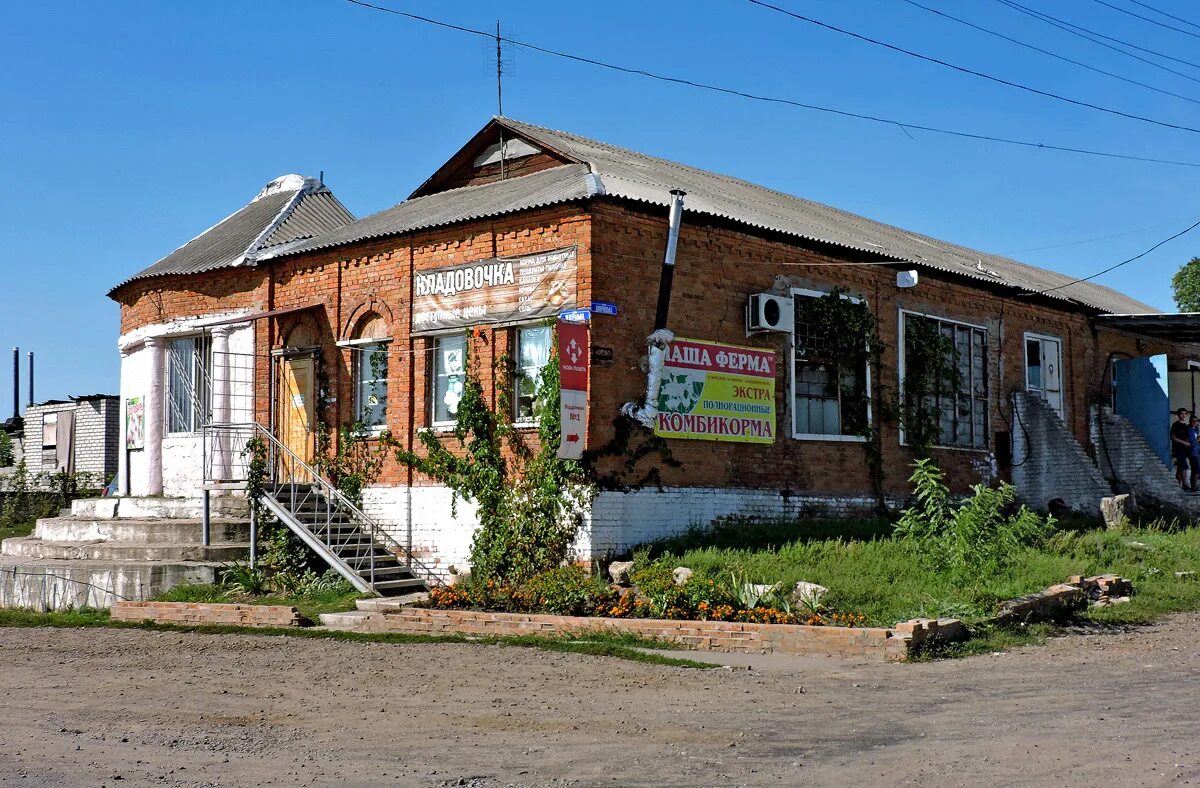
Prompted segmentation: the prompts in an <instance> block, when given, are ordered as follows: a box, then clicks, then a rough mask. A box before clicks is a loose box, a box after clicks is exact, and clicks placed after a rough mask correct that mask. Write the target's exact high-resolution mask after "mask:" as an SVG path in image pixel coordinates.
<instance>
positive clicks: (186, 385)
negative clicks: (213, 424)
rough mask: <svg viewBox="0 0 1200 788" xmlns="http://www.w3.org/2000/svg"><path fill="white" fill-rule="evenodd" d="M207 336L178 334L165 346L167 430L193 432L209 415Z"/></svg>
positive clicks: (210, 346) (210, 405)
mask: <svg viewBox="0 0 1200 788" xmlns="http://www.w3.org/2000/svg"><path fill="white" fill-rule="evenodd" d="M211 362H212V341H211V339H210V338H209V337H181V338H178V339H172V340H171V342H170V344H169V345H167V432H196V431H197V430H199V429H200V427H201V426H202V425H204V424H205V423H207V422H208V421H209V420H210V419H211V417H212V391H211V387H210V385H209V377H208V369H209V367H210V366H211Z"/></svg>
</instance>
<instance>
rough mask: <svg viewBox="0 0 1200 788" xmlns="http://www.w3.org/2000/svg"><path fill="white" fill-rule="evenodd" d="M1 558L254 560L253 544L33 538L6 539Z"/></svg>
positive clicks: (0, 549) (2, 544) (1, 547)
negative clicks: (251, 549) (252, 553)
mask: <svg viewBox="0 0 1200 788" xmlns="http://www.w3.org/2000/svg"><path fill="white" fill-rule="evenodd" d="M0 555H3V556H14V557H20V558H53V559H55V560H83V561H88V560H92V561H240V560H244V559H247V558H249V557H250V543H249V542H243V543H233V544H212V545H209V546H208V547H204V546H203V545H200V544H194V543H189V544H172V543H169V542H166V543H144V542H124V541H111V542H109V541H100V542H78V541H75V542H53V541H46V540H44V539H36V538H34V537H30V536H19V537H14V538H12V539H5V540H4V541H3V542H2V543H0Z"/></svg>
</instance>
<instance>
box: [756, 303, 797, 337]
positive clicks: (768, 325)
mask: <svg viewBox="0 0 1200 788" xmlns="http://www.w3.org/2000/svg"><path fill="white" fill-rule="evenodd" d="M793 319H794V312H793V307H792V299H791V298H790V297H788V296H779V295H774V294H773V293H755V294H754V295H752V296H750V301H749V303H747V304H746V334H747V336H749V335H750V334H756V333H759V332H762V331H786V332H790V331H791V330H792V321H793Z"/></svg>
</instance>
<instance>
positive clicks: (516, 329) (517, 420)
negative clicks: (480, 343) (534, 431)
mask: <svg viewBox="0 0 1200 788" xmlns="http://www.w3.org/2000/svg"><path fill="white" fill-rule="evenodd" d="M527 328H545V329H546V330H548V331H549V332H550V347H549V349H548V350H549V353H551V354H552V353H553V352H554V326H543V325H542V324H541V323H525V324H523V325H519V326H513V332H512V338H513V354H512V359H513V393H512V420H513V421H512V423H513V426H514V427H533V426H536V425H537V416H535V415H533V414H530V416H529V417H528V418H521V416H520V414H518V413H517V408H518V406H519V405H520V401H519V397H518V391H519V390H518V387H519V386H520V380H519V378H518V375H519V374H520V372H521V331H523V330H524V329H527ZM549 363H550V356H549V355H547V356H546V364H549ZM544 367H545V365H543V368H544Z"/></svg>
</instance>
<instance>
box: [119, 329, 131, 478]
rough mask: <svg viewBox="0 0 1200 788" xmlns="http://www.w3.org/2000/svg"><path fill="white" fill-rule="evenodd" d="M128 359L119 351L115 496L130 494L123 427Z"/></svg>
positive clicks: (127, 453) (127, 355) (125, 418)
mask: <svg viewBox="0 0 1200 788" xmlns="http://www.w3.org/2000/svg"><path fill="white" fill-rule="evenodd" d="M127 358H129V350H124V349H123V350H121V385H120V387H119V388H118V391H119V393H120V399H118V400H117V495H125V494H126V493H128V492H130V490H131V488H130V485H129V449H128V448H126V446H125V425H126V423H127V422H128V419H129V416H128V414H127V413H126V408H127V406H128V402H129V398H128V397H127V396H126V394H125V359H127Z"/></svg>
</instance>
